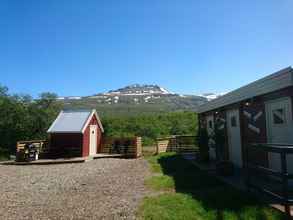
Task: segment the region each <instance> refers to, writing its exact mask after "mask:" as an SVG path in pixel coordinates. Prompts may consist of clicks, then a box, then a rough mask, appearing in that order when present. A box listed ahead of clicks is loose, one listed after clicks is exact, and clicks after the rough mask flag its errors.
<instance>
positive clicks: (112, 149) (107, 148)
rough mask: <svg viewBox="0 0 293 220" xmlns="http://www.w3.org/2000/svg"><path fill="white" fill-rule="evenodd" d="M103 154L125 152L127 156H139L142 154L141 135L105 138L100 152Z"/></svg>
mask: <svg viewBox="0 0 293 220" xmlns="http://www.w3.org/2000/svg"><path fill="white" fill-rule="evenodd" d="M99 153H102V154H123V155H124V156H125V157H130V158H138V157H141V156H142V141H141V137H131V138H112V137H106V138H103V141H102V146H101V149H100V152H99Z"/></svg>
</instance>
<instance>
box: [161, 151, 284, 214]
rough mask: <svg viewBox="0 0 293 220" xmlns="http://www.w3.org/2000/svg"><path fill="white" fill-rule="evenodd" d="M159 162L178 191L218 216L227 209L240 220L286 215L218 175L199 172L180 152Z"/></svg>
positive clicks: (164, 157) (162, 158)
mask: <svg viewBox="0 0 293 220" xmlns="http://www.w3.org/2000/svg"><path fill="white" fill-rule="evenodd" d="M158 163H159V164H160V166H161V170H162V172H163V174H164V175H167V176H170V177H172V178H173V181H174V187H175V190H176V192H178V193H183V194H188V195H190V196H192V198H193V199H195V200H197V201H199V202H200V203H201V205H202V206H203V208H204V209H205V210H208V211H214V212H215V215H216V219H224V214H225V213H227V212H229V213H233V215H234V216H235V215H236V216H237V219H284V218H285V216H284V215H282V214H281V213H279V212H278V211H276V210H271V209H270V208H269V207H268V206H267V205H266V204H263V203H262V202H260V201H259V200H258V199H257V198H256V197H254V196H253V195H251V194H249V193H247V192H243V191H239V190H236V189H234V188H233V187H231V186H229V185H227V184H225V183H223V182H222V181H220V180H219V179H217V178H216V177H213V176H210V175H208V174H207V173H205V172H203V171H200V170H199V169H197V168H196V167H195V166H194V165H193V164H192V163H191V162H189V161H187V160H185V159H183V158H182V157H181V156H180V155H177V154H169V155H166V156H160V157H158ZM268 212H269V213H270V214H268ZM271 215H273V216H271ZM245 216H246V217H245ZM252 216H253V218H251V217H252Z"/></svg>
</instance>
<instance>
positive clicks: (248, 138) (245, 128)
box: [240, 100, 268, 166]
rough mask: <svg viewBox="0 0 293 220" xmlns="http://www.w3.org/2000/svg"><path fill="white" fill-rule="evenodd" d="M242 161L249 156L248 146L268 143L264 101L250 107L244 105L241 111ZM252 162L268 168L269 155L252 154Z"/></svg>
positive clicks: (263, 153) (260, 152) (254, 103)
mask: <svg viewBox="0 0 293 220" xmlns="http://www.w3.org/2000/svg"><path fill="white" fill-rule="evenodd" d="M240 120H241V122H240V123H241V136H242V153H243V154H242V159H243V161H245V159H246V156H247V151H246V146H247V145H248V144H249V143H266V142H267V130H266V112H265V103H264V102H263V100H258V101H257V102H253V103H251V104H250V105H248V106H247V105H243V107H242V108H241V111H240ZM249 158H250V160H254V161H257V163H258V164H259V165H262V166H268V155H267V153H265V152H262V151H258V152H257V151H255V152H250V154H249Z"/></svg>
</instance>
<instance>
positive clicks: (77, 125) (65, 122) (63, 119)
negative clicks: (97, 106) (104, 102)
mask: <svg viewBox="0 0 293 220" xmlns="http://www.w3.org/2000/svg"><path fill="white" fill-rule="evenodd" d="M93 115H95V116H96V118H97V120H98V124H99V126H100V128H101V130H102V132H104V130H103V126H102V123H101V121H100V119H99V116H98V114H97V112H96V110H94V109H93V110H77V111H76V110H66V111H61V112H60V113H59V115H58V116H57V118H56V119H55V121H54V122H53V123H52V125H51V126H50V128H49V129H48V131H47V132H48V133H83V132H84V131H85V128H86V127H87V125H88V124H89V122H90V120H91V118H92V117H93Z"/></svg>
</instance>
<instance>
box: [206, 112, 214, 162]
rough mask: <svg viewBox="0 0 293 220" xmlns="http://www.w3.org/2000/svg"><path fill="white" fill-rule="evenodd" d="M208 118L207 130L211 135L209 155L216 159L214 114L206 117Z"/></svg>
mask: <svg viewBox="0 0 293 220" xmlns="http://www.w3.org/2000/svg"><path fill="white" fill-rule="evenodd" d="M206 120H207V132H208V136H209V156H210V158H211V159H213V160H214V159H216V149H215V141H214V128H215V127H214V116H213V115H209V116H207V117H206Z"/></svg>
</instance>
